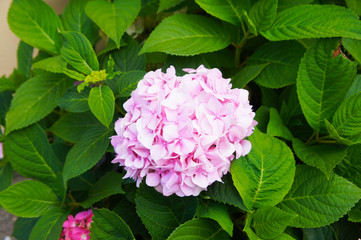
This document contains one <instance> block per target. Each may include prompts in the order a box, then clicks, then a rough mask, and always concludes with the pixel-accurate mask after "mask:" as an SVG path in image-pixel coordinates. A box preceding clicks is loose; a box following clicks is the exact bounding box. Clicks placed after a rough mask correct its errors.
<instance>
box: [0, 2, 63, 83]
mask: <svg viewBox="0 0 361 240" xmlns="http://www.w3.org/2000/svg"><path fill="white" fill-rule="evenodd" d="M29 1H31V0H29ZM44 1H45V2H46V3H48V4H49V5H50V6H51V7H52V8H53V9H54V10H55V12H56V13H57V14H60V13H62V11H63V9H64V7H65V6H66V5H67V4H68V2H69V0H44ZM10 4H11V0H0V77H1V76H2V75H4V74H5V75H7V76H8V75H10V74H11V73H12V71H13V68H14V67H16V65H17V60H16V49H17V46H18V43H19V39H18V38H17V37H16V36H15V35H14V34H13V33H12V32H11V31H10V29H9V26H8V23H7V14H8V10H9V7H10Z"/></svg>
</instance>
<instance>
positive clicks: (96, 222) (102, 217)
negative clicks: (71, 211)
mask: <svg viewBox="0 0 361 240" xmlns="http://www.w3.org/2000/svg"><path fill="white" fill-rule="evenodd" d="M93 213H94V216H93V219H92V220H93V222H92V224H91V232H90V238H91V239H94V240H102V239H107V240H117V239H124V240H133V239H135V237H134V236H133V233H132V231H131V230H130V228H129V226H128V225H127V224H126V223H125V222H124V221H123V219H122V218H121V217H119V216H118V215H117V214H116V213H114V212H111V211H109V210H108V209H104V208H103V209H93Z"/></svg>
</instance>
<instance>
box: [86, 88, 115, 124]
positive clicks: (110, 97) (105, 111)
mask: <svg viewBox="0 0 361 240" xmlns="http://www.w3.org/2000/svg"><path fill="white" fill-rule="evenodd" d="M88 104H89V108H90V111H91V112H92V113H93V114H94V116H95V117H96V118H97V119H98V120H99V121H100V122H101V123H102V124H103V125H104V126H106V127H107V128H109V124H110V123H111V122H112V120H113V116H114V106H115V99H114V94H113V91H112V90H111V89H110V88H109V87H108V86H105V85H103V86H99V87H93V88H92V89H91V90H90V94H89V99H88Z"/></svg>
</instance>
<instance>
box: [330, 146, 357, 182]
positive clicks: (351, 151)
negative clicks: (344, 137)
mask: <svg viewBox="0 0 361 240" xmlns="http://www.w3.org/2000/svg"><path fill="white" fill-rule="evenodd" d="M360 159H361V144H356V145H353V146H350V147H348V149H347V155H346V157H345V159H344V160H343V161H342V162H340V163H339V164H338V165H337V166H336V168H335V173H337V174H338V175H340V176H342V177H344V178H346V179H347V180H349V181H351V182H353V183H354V184H355V185H357V186H358V187H360V188H361V176H360V172H361V161H360Z"/></svg>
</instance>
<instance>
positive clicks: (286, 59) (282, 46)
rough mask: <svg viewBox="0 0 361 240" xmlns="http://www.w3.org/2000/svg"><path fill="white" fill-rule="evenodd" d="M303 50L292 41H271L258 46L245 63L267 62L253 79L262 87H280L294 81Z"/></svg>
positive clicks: (251, 64) (258, 63)
mask: <svg viewBox="0 0 361 240" xmlns="http://www.w3.org/2000/svg"><path fill="white" fill-rule="evenodd" d="M304 52H305V48H304V47H303V46H302V45H301V44H299V43H297V42H294V41H284V42H271V43H267V44H265V45H263V46H261V47H259V48H258V49H257V50H256V51H255V52H254V53H253V54H252V56H251V57H250V58H249V59H248V60H247V65H248V66H253V65H261V64H268V65H267V66H266V67H265V68H264V69H263V70H262V72H261V73H260V74H259V75H258V76H257V77H256V78H255V80H254V81H255V82H256V83H257V84H259V85H261V86H263V87H268V88H281V87H284V86H287V85H291V84H294V83H296V78H297V71H298V65H299V63H300V61H301V58H302V57H303V55H304Z"/></svg>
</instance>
